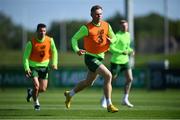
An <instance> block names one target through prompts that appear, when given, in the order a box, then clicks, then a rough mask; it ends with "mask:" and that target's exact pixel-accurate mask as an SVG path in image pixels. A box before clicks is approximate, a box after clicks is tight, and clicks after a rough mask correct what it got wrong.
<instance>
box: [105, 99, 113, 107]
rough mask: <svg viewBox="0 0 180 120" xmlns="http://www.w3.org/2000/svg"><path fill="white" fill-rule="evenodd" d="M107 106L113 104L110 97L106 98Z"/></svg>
mask: <svg viewBox="0 0 180 120" xmlns="http://www.w3.org/2000/svg"><path fill="white" fill-rule="evenodd" d="M106 102H107V106H109V105H112V101H111V99H110V98H106Z"/></svg>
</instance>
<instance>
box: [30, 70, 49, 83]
mask: <svg viewBox="0 0 180 120" xmlns="http://www.w3.org/2000/svg"><path fill="white" fill-rule="evenodd" d="M30 69H31V72H32V73H31V78H34V77H38V78H39V79H44V80H48V71H49V70H48V67H30Z"/></svg>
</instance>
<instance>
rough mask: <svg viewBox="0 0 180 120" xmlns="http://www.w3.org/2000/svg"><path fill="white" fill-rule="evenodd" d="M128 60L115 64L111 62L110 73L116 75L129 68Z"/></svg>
mask: <svg viewBox="0 0 180 120" xmlns="http://www.w3.org/2000/svg"><path fill="white" fill-rule="evenodd" d="M130 68H131V67H130V65H129V62H127V63H125V64H116V63H112V62H111V73H112V75H113V76H114V75H118V74H119V73H120V72H123V71H125V70H128V69H130Z"/></svg>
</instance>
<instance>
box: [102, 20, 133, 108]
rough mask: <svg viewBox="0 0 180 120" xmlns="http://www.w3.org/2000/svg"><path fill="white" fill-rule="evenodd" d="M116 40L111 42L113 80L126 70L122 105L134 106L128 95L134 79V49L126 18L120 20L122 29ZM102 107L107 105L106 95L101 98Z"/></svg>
mask: <svg viewBox="0 0 180 120" xmlns="http://www.w3.org/2000/svg"><path fill="white" fill-rule="evenodd" d="M116 39H117V40H116V42H115V43H114V44H111V46H110V52H111V53H112V57H111V73H112V76H113V77H112V78H113V81H114V80H116V79H117V77H118V75H119V73H120V72H124V75H125V77H126V82H125V87H124V97H123V99H122V105H126V106H128V107H133V104H131V103H130V102H129V99H128V96H129V92H130V89H131V84H132V81H133V75H132V70H131V67H130V65H129V56H130V55H134V51H133V49H132V48H131V47H130V43H131V40H130V34H129V32H128V22H127V21H125V20H121V21H120V31H119V32H117V33H116ZM101 105H102V107H107V105H106V100H105V99H104V97H103V98H102V99H101Z"/></svg>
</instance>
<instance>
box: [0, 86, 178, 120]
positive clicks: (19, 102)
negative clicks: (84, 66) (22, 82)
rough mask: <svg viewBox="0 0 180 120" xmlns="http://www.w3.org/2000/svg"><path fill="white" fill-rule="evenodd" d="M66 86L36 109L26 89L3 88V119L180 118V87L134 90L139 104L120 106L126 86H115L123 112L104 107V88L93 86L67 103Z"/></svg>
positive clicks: (0, 108) (0, 100)
mask: <svg viewBox="0 0 180 120" xmlns="http://www.w3.org/2000/svg"><path fill="white" fill-rule="evenodd" d="M64 90H66V89H65V88H61V89H58V88H56V89H52V88H49V89H48V91H47V92H45V93H43V94H40V97H39V99H40V103H41V110H40V111H34V110H33V106H32V103H27V102H26V101H25V96H26V89H25V88H18V89H16V88H4V89H0V119H78V120H79V119H111V120H113V119H180V95H179V93H180V90H170V89H168V90H164V91H148V90H145V89H141V90H139V89H132V91H131V95H130V100H131V102H132V103H133V104H134V105H135V107H134V108H128V107H126V106H122V105H120V99H121V98H122V94H123V90H122V89H117V88H114V89H113V97H112V98H113V99H112V100H113V103H114V104H115V105H116V106H118V108H119V112H117V113H108V112H107V111H106V109H103V108H101V106H100V103H99V101H100V98H101V96H102V89H100V88H89V89H86V90H84V91H82V92H80V93H79V94H77V95H76V96H74V98H73V102H72V106H71V108H70V109H69V110H67V109H66V108H65V106H64V96H63V92H64Z"/></svg>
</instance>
